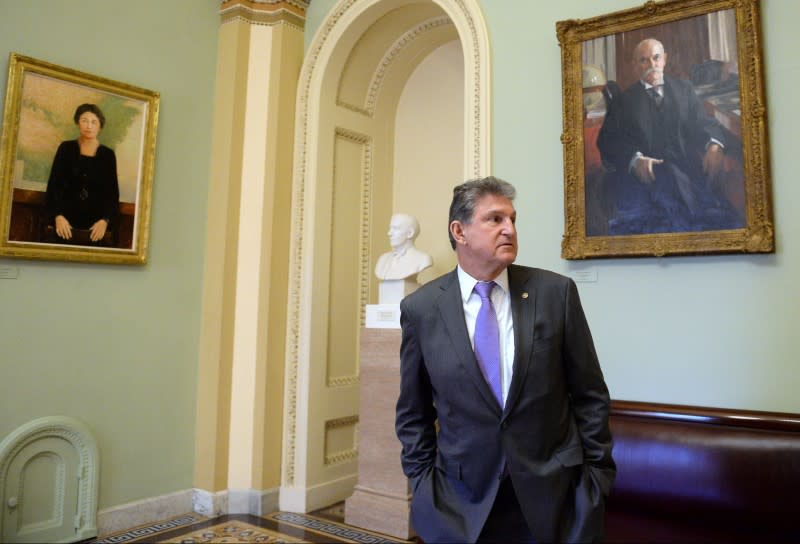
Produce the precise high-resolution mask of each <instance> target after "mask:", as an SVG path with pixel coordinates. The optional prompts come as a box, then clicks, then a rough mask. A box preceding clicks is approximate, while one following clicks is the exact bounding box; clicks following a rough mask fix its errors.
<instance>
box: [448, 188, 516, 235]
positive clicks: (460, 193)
mask: <svg viewBox="0 0 800 544" xmlns="http://www.w3.org/2000/svg"><path fill="white" fill-rule="evenodd" d="M486 195H494V196H502V197H505V198H507V199H509V200H512V201H513V200H514V197H516V196H517V190H516V189H515V188H514V186H513V185H511V184H510V183H508V182H507V181H503V180H502V179H500V178H496V177H494V176H487V177H485V178H478V179H471V180H469V181H465V182H464V183H462V184H461V185H457V186H456V187H454V188H453V201H452V202H451V203H450V218H449V219H448V221H447V235H448V236H449V237H450V245H451V246H452V247H453V249H455V248H456V240H455V238H453V233H452V232H450V223H452V222H453V221H460V222H461V223H463V224H465V225H469V224H470V223H472V216H473V215H474V214H475V205H476V204H477V203H478V201H479V200H480V199H481V198H483V197H484V196H486Z"/></svg>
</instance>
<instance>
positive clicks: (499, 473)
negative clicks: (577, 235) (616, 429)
mask: <svg viewBox="0 0 800 544" xmlns="http://www.w3.org/2000/svg"><path fill="white" fill-rule="evenodd" d="M514 196H515V190H514V187H513V186H511V185H510V184H509V183H506V182H505V181H502V180H499V179H497V178H493V177H488V178H483V179H479V180H473V181H469V182H466V183H464V184H462V185H459V186H458V187H456V188H455V189H454V191H453V201H452V203H451V206H450V223H449V225H450V227H449V231H450V243H451V244H452V245H453V247H454V249H455V251H456V256H457V259H458V266H457V268H456V269H455V270H453V271H452V272H450V273H448V274H445V275H443V276H441V277H439V278H437V279H435V280H433V281H431V282H430V283H427V284H425V285H424V286H423V287H421V288H420V289H419V290H417V291H416V292H415V293H413V294H411V295H409V296H408V297H406V298H405V299H404V300H403V302H402V303H401V305H400V309H401V316H400V322H401V326H402V343H401V348H400V360H401V383H400V396H399V398H398V401H397V419H396V431H397V436H398V438H399V439H400V442H401V443H402V446H403V448H402V464H403V470H404V471H405V474H406V475H407V476H408V477H409V479H410V483H411V486H412V489H413V498H412V501H411V516H412V524H413V526H414V529H415V530H416V532H417V533H418V534H419V535H420V537H421V538H422V539H423V540H424V541H425V542H427V543H433V542H476V541H477V542H556V541H593V540H599V539H601V538H602V535H603V531H604V507H605V497H606V496H607V495H608V492H609V490H610V488H611V484H612V482H613V480H614V476H615V473H616V469H615V465H614V461H613V460H612V458H611V446H612V444H611V434H610V431H609V427H608V410H609V395H608V389H607V387H606V384H605V382H604V380H603V375H602V372H601V370H600V365H599V363H598V360H597V354H596V353H595V349H594V345H593V342H592V337H591V334H590V332H589V326H588V324H587V322H586V318H585V316H584V313H583V309H582V307H581V303H580V300H579V298H578V291H577V288H576V286H575V283H574V282H573V281H572V280H570V279H569V278H566V277H564V276H560V275H558V274H555V273H552V272H548V271H545V270H540V269H536V268H527V267H522V266H516V265H513V264H512V263H513V262H514V260H515V259H516V256H517V233H516V228H515V220H516V211H515V210H514V205H513V202H512V201H513V199H514ZM487 284H488V285H487ZM487 291H488V294H487ZM489 301H491V302H489ZM487 316H488V317H487ZM487 330H493V332H492V334H486V331H487ZM487 346H493V347H492V349H488V350H487ZM492 352H493V355H492Z"/></svg>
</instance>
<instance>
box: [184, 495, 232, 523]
mask: <svg viewBox="0 0 800 544" xmlns="http://www.w3.org/2000/svg"><path fill="white" fill-rule="evenodd" d="M192 511H193V512H197V513H198V514H200V515H203V516H208V517H210V518H215V517H217V516H223V515H225V514H227V513H228V490H227V489H224V490H222V491H206V490H205V489H197V488H195V489H193V490H192Z"/></svg>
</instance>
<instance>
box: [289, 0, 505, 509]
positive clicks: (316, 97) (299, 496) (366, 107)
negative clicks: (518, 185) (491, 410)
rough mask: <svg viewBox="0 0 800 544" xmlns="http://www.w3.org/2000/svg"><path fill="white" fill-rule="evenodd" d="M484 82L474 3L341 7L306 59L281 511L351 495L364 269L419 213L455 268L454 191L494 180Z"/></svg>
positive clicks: (443, 0)
mask: <svg viewBox="0 0 800 544" xmlns="http://www.w3.org/2000/svg"><path fill="white" fill-rule="evenodd" d="M488 74H489V58H488V36H487V32H486V28H485V26H484V23H483V18H482V15H481V13H480V10H479V8H478V6H477V3H476V2H475V1H474V0H429V1H425V2H418V1H417V2H411V1H399V0H342V1H340V2H339V3H338V4H337V5H336V6H335V7H334V8H333V9H332V10H331V12H330V13H329V15H328V18H327V19H326V21H324V22H323V23H322V25H321V27H320V30H319V31H318V33H317V35H316V36H315V38H314V40H313V42H312V44H311V46H310V48H309V49H308V52H307V56H306V60H305V62H304V65H303V69H302V71H301V76H300V82H299V91H298V100H297V112H296V114H297V121H296V131H295V158H294V176H293V197H292V202H293V210H292V226H291V254H290V259H291V260H290V269H289V274H290V277H289V307H288V316H287V317H288V322H287V343H286V391H285V399H286V403H285V406H286V413H285V414H284V450H283V461H282V465H283V474H282V486H281V492H280V507H281V509H282V510H288V511H309V510H313V509H314V508H318V507H321V506H325V505H327V504H330V503H332V502H335V501H337V500H341V499H343V498H345V497H347V496H348V495H349V494H350V493H351V491H352V488H353V485H354V484H355V480H356V460H357V451H358V448H357V425H358V334H359V330H360V327H361V326H362V325H363V316H364V306H365V305H366V304H367V303H373V302H377V300H376V299H375V296H376V295H375V294H376V292H377V285H376V283H375V281H374V279H373V275H372V267H373V266H374V263H375V260H376V259H377V256H378V255H380V253H382V252H383V251H385V250H386V236H385V231H386V226H387V225H388V222H389V218H390V216H391V214H392V213H393V212H396V211H403V212H406V213H412V214H414V215H417V216H418V218H419V219H420V223H421V224H422V229H423V232H424V233H425V232H427V231H426V229H427V230H430V231H431V233H429V234H430V235H431V243H432V244H434V242H433V241H434V240H435V239H436V238H438V239H439V242H435V245H436V247H434V248H431V247H428V246H425V245H421V247H424V248H425V250H426V251H429V252H431V253H432V254H433V255H434V258H435V259H437V252H439V254H440V255H441V258H439V259H438V261H439V263H440V264H438V265H437V266H443V267H447V268H449V267H450V266H452V264H447V260H448V259H452V257H451V256H450V255H449V253H448V252H447V251H446V248H448V247H449V246H447V245H446V244H447V242H446V240H447V238H446V234H445V232H446V218H445V217H444V214H445V213H446V212H445V211H444V210H446V208H447V204H448V203H449V198H450V192H451V190H452V187H453V185H455V184H456V183H458V182H459V181H462V180H463V179H465V178H467V177H474V176H478V175H484V174H486V173H488V172H489V171H490V168H489V161H490V133H489V127H490V120H489V89H488V86H489V79H488ZM453 89H455V91H454V90H453ZM456 93H457V94H458V96H454V94H456ZM453 104H459V105H460V107H459V108H458V110H460V111H456V112H455V113H453V108H452V106H453ZM447 106H449V107H447ZM428 121H430V126H429V127H428V129H427V130H426V127H425V124H426V122H428ZM423 151H426V152H427V154H425V153H423ZM422 155H424V156H423V157H421V158H420V156H422ZM412 159H413V160H414V163H413V164H411V165H409V162H410V161H411V160H412ZM400 162H402V164H400ZM400 207H402V208H403V209H400ZM409 207H413V209H408V208H409ZM437 229H438V230H441V232H440V233H439V234H438V236H437V234H435V231H436V230H437ZM419 242H420V244H424V239H423V238H421V240H420V241H419ZM398 447H399V446H398ZM398 462H399V457H398Z"/></svg>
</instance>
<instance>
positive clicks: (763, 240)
mask: <svg viewBox="0 0 800 544" xmlns="http://www.w3.org/2000/svg"><path fill="white" fill-rule="evenodd" d="M556 33H557V36H558V41H559V44H560V46H561V62H562V85H563V87H562V98H563V108H564V111H563V134H562V136H561V139H562V143H563V148H564V149H563V150H564V222H565V227H564V238H563V241H562V249H561V255H562V257H563V258H565V259H588V258H604V257H641V256H665V255H698V254H719V253H772V252H774V251H775V235H774V225H773V218H772V202H771V182H770V169H769V146H768V142H767V118H766V111H767V108H766V104H765V92H764V80H763V73H762V72H763V59H762V46H761V43H762V42H761V22H760V10H759V3H758V1H757V0H668V1H664V2H653V1H649V2H647V3H645V4H644V5H643V6H641V7H638V8H632V9H628V10H624V11H618V12H615V13H610V14H608V15H603V16H599V17H594V18H591V19H585V20H566V21H559V22H558V23H557V24H556ZM647 39H655V40H658V41H659V42H660V44H661V46H662V47H661V49H660V50H661V51H662V52H663V53H664V55H663V58H664V59H665V60H666V67H664V68H663V73H664V78H663V79H664V81H663V83H665V85H663V89H664V91H666V94H665V95H664V98H663V99H653V98H651V99H650V102H652V104H657V106H656V109H653V108H654V107H653V106H652V105H645V103H644V100H645V99H644V98H639V97H640V96H647V94H646V93H645V90H644V87H645V85H643V84H642V83H641V82H640V78H641V77H640V76H642V74H643V73H645V72H644V70H643V69H642V68H639V67H637V66H640V65H641V63H643V62H650V60H649V59H650V57H648V56H647V55H646V54H642V53H643V52H645V53H647V52H648V51H649V50H648V49H646V48H647V47H651V45H650V44H653V43H654V42H652V41H648V42H647V44H648V45H646V46H643V47H645V48H644V49H642V48H640V47H639V45H640V44H643V43H644V40H647ZM652 47H654V51H658V50H659V48H658V47H657V46H656V45H652ZM637 55H638V56H637ZM634 57H636V59H637V60H636V62H638V63H639V65H637V64H636V62H634ZM670 80H672V81H673V83H670ZM678 80H680V81H682V83H681V82H679V81H678ZM690 82H691V83H690ZM634 85H635V86H636V87H634ZM671 85H674V87H671ZM679 87H680V88H679ZM681 89H683V90H681ZM687 89H688V90H693V91H694V92H687V91H686V90H687ZM664 91H659V94H663V93H664ZM679 91H680V92H679ZM681 93H683V94H681ZM684 96H685V97H684ZM676 97H679V98H676ZM695 99H696V101H695ZM662 103H663V104H669V107H670V108H673V109H663V110H662ZM686 104H689V106H688V110H687V106H686ZM693 104H696V105H698V106H699V107H692V105H693ZM644 108H647V111H648V113H646V114H641V113H640V111H641V109H644ZM686 111H689V112H692V113H691V115H686V114H685V112H686ZM650 112H657V113H650ZM665 112H669V113H665ZM656 114H658V115H662V117H661V118H660V120H659V121H658V123H663V125H659V126H666V127H669V129H665V130H663V131H655V130H653V128H652V127H653V126H654V123H652V122H649V121H648V123H647V125H643V124H641V123H642V122H641V118H643V117H645V116H646V115H656ZM685 116H686V117H692V116H693V117H692V118H693V119H694V121H693V122H694V123H697V122H698V119H700V118H702V119H703V120H704V122H705V123H706V125H705V127H706V128H708V131H706V132H703V133H702V134H704V135H705V136H704V138H702V139H706V143H705V145H704V147H699V142H701V141H702V139H701V138H700V137H697V136H696V135H694V136H690V134H695V133H697V134H699V133H700V130H699V129H697V130H695V129H694V128H693V129H691V130H690V129H689V128H686V127H688V126H689V125H688V123H689V121H684V120H683V119H684V117H685ZM684 122H685V123H687V124H686V125H683V124H682V123H684ZM637 123H638V124H637ZM670 123H672V124H670ZM643 127H644V128H643ZM712 129H713V131H715V132H714V134H719V135H721V136H722V139H723V142H718V141H717V139H716V138H714V137H713V136H712V137H711V138H710V139H709V138H708V137H707V136H708V134H710V133H711V131H712ZM643 134H646V135H647V138H649V139H648V141H647V143H643V144H641V146H646V145H651V144H652V145H653V146H655V144H654V143H653V142H654V141H655V140H656V139H659V138H660V139H661V140H660V141H661V143H660V144H659V145H661V146H662V147H660V148H659V149H662V150H663V149H667V146H669V145H674V144H675V143H676V142H679V144H680V146H682V147H680V146H679V147H680V148H681V149H683V150H689V151H686V157H687V159H686V160H687V164H689V161H691V165H692V167H693V168H695V169H694V170H692V172H696V173H698V175H697V176H695V177H691V176H684V175H683V174H680V173H676V172H675V170H676V169H677V170H679V169H680V166H675V165H676V164H678V165H680V164H681V163H680V162H679V161H680V159H679V158H678V157H677V153H671V152H664V157H662V158H659V157H656V156H655V154H656V153H655V152H653V153H652V155H654V157H653V158H655V159H658V160H663V161H664V162H663V163H654V164H657V166H652V167H651V168H654V169H655V170H650V174H649V177H647V176H648V174H647V171H646V169H645V172H644V173H642V172H640V171H638V170H636V169H635V168H634V166H635V165H637V164H638V162H637V161H639V160H640V159H638V158H634V157H637V156H639V154H641V155H644V158H645V159H647V157H648V155H647V154H646V153H641V152H640V151H638V150H637V148H635V147H634V144H635V145H636V146H640V144H639V143H638V142H636V140H637V138H641V137H642V135H643ZM676 135H677V136H676ZM684 138H685V139H684ZM667 140H669V142H667ZM665 142H666V143H665ZM714 143H717V144H719V146H715V145H713V144H714ZM601 149H602V151H601ZM634 150H637V153H636V154H634V153H632V151H634ZM720 150H721V154H720V155H719V156H720V157H722V158H721V160H720V161H719V162H717V163H716V167H714V166H712V167H706V165H705V164H704V163H703V162H702V161H703V160H704V157H705V156H706V155H705V154H706V153H711V152H712V151H713V152H720ZM698 166H700V167H701V169H697V167H698ZM645 167H646V164H645ZM661 168H663V169H669V174H668V175H667V176H666V177H665V176H662V172H664V171H665V170H661ZM687 168H688V166H687ZM654 171H657V172H659V174H658V175H655V174H653V173H652V172H654ZM707 172H713V173H714V174H713V175H708V176H707V175H706V173H707ZM634 175H637V176H640V177H634ZM641 176H645V177H641ZM670 176H672V177H670ZM682 176H683V177H682ZM642 179H643V180H644V181H640V180H642ZM653 179H654V180H655V181H652V180H653ZM663 180H671V181H663ZM634 182H635V183H634Z"/></svg>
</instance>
